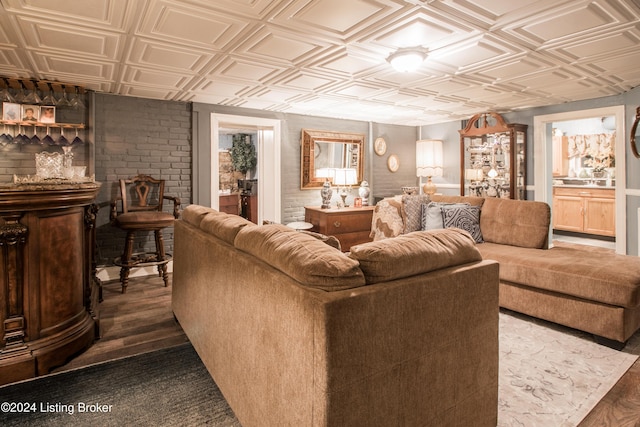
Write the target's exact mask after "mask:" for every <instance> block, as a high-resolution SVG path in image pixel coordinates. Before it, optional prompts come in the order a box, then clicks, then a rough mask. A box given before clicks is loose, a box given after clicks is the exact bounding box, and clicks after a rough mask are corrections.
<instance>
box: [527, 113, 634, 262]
mask: <svg viewBox="0 0 640 427" xmlns="http://www.w3.org/2000/svg"><path fill="white" fill-rule="evenodd" d="M603 118H611V119H607V120H608V121H610V122H613V123H615V126H612V131H613V132H615V138H614V139H613V141H614V142H613V143H615V167H614V168H613V170H612V171H611V174H612V175H614V176H615V178H616V179H615V183H612V187H613V188H614V192H615V199H614V200H615V245H614V246H615V251H616V252H617V253H620V254H624V253H626V215H625V212H626V199H625V191H624V190H625V187H626V183H625V150H624V129H625V126H624V106H613V107H604V108H596V109H590V110H580V111H571V112H566V113H557V114H549V115H544V116H535V117H534V158H535V159H542V161H536V162H535V164H534V178H535V200H538V201H543V202H546V203H548V204H549V206H553V205H554V203H553V188H554V176H553V171H554V163H553V157H554V155H553V154H554V150H553V136H554V131H555V132H558V130H557V129H556V127H557V124H558V123H570V122H572V121H582V120H586V119H595V120H602V119H603ZM554 124H555V125H554ZM577 178H579V177H577ZM594 182H595V181H594ZM594 182H592V184H594ZM556 183H558V180H557V179H556ZM556 214H557V213H556ZM551 216H552V224H553V223H554V209H552V210H551ZM578 236H580V235H578ZM549 241H550V242H552V241H553V230H550V235H549ZM576 242H580V243H584V244H593V243H596V242H597V241H596V242H594V241H590V240H589V239H582V241H580V240H576Z"/></svg>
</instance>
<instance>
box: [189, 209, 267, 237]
mask: <svg viewBox="0 0 640 427" xmlns="http://www.w3.org/2000/svg"><path fill="white" fill-rule="evenodd" d="M244 227H256V224H254V223H253V222H251V221H249V220H248V219H246V218H243V217H241V216H239V215H232V214H227V213H224V212H218V213H217V215H216V214H208V215H205V217H204V218H202V221H200V229H201V230H202V231H206V232H207V233H209V234H212V235H214V236H216V237H217V238H219V239H220V240H223V241H225V242H226V243H228V244H230V245H233V242H234V240H235V238H236V234H238V232H239V231H240V230H241V229H242V228H244Z"/></svg>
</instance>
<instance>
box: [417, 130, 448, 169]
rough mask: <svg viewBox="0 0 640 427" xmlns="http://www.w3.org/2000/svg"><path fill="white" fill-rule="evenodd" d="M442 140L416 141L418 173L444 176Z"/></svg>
mask: <svg viewBox="0 0 640 427" xmlns="http://www.w3.org/2000/svg"><path fill="white" fill-rule="evenodd" d="M443 163H444V160H443V158H442V141H439V140H435V139H422V140H420V141H418V142H416V175H417V176H442V169H443Z"/></svg>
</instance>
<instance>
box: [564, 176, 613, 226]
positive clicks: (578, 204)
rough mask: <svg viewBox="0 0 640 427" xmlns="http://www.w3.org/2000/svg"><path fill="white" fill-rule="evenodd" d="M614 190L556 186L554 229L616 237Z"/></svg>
mask: <svg viewBox="0 0 640 427" xmlns="http://www.w3.org/2000/svg"><path fill="white" fill-rule="evenodd" d="M615 212H616V206H615V190H614V189H612V188H581V187H554V188H553V228H554V229H556V230H564V231H573V232H576V233H586V234H595V235H600V236H615V230H616V227H615Z"/></svg>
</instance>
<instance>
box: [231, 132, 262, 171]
mask: <svg viewBox="0 0 640 427" xmlns="http://www.w3.org/2000/svg"><path fill="white" fill-rule="evenodd" d="M230 153H231V163H232V164H233V168H234V169H235V170H237V171H239V172H242V173H244V174H246V173H247V172H249V171H250V170H252V169H253V168H255V167H256V164H257V163H258V157H257V156H256V147H255V146H254V145H253V144H252V143H251V135H249V134H246V133H237V134H235V135H233V140H232V145H231V150H230Z"/></svg>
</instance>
